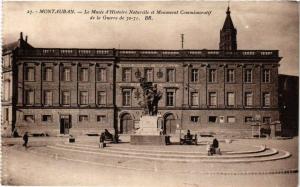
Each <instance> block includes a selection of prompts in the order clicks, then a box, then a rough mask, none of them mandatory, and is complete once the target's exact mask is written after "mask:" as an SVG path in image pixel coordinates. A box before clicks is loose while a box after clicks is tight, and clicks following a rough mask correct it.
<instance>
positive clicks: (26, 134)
mask: <svg viewBox="0 0 300 187" xmlns="http://www.w3.org/2000/svg"><path fill="white" fill-rule="evenodd" d="M23 140H24V144H23V146H24V147H26V148H27V143H28V132H25V134H24V136H23Z"/></svg>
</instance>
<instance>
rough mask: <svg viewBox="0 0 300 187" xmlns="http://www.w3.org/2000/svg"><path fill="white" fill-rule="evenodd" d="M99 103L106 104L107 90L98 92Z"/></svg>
mask: <svg viewBox="0 0 300 187" xmlns="http://www.w3.org/2000/svg"><path fill="white" fill-rule="evenodd" d="M98 105H106V92H104V91H99V92H98Z"/></svg>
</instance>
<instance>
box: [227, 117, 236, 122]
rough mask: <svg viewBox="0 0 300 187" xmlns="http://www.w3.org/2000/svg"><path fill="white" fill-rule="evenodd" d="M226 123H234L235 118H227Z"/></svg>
mask: <svg viewBox="0 0 300 187" xmlns="http://www.w3.org/2000/svg"><path fill="white" fill-rule="evenodd" d="M227 122H228V123H235V117H234V116H227Z"/></svg>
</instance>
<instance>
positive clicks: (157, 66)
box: [2, 8, 281, 136]
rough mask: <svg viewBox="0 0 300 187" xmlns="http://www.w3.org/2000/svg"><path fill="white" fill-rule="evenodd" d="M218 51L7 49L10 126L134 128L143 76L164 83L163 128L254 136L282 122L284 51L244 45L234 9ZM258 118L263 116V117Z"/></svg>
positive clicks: (74, 130) (55, 130) (23, 45)
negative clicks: (262, 126) (257, 129)
mask: <svg viewBox="0 0 300 187" xmlns="http://www.w3.org/2000/svg"><path fill="white" fill-rule="evenodd" d="M226 14H227V16H226V19H225V22H224V26H223V28H222V29H221V31H220V43H219V45H220V47H219V50H206V49H205V50H185V49H184V50H127V49H118V50H117V49H67V48H62V49H60V48H34V47H32V46H31V45H30V44H29V43H28V42H27V39H25V40H24V39H23V36H22V35H21V36H20V39H19V41H18V42H17V43H14V44H10V45H7V46H4V47H3V57H2V58H3V62H4V63H3V80H2V81H3V84H2V85H3V92H2V93H4V94H3V97H2V100H3V102H2V111H3V117H2V124H4V125H3V128H6V129H8V131H10V132H11V131H12V130H13V129H17V130H18V131H19V132H20V133H22V132H24V131H30V132H31V133H47V134H68V133H70V134H88V133H99V132H100V130H102V129H105V128H106V129H113V130H115V132H116V133H121V134H130V133H134V131H135V129H136V128H138V122H139V119H140V117H141V116H142V115H143V108H142V107H141V101H142V97H143V96H142V89H141V87H140V83H139V78H140V77H144V78H146V80H147V81H149V82H153V83H154V84H157V87H158V90H160V91H161V92H162V93H163V96H162V99H161V100H160V101H159V104H158V114H159V115H160V116H161V122H162V123H163V128H164V133H166V134H174V133H175V131H176V129H178V128H180V129H190V130H192V131H197V132H200V133H215V134H231V135H236V136H250V135H251V128H252V127H251V124H253V119H257V120H260V121H262V122H266V123H268V122H271V121H276V120H279V110H278V66H279V61H280V59H281V57H279V53H278V50H238V49H237V39H236V34H237V31H236V29H235V27H234V25H233V23H232V20H231V17H230V10H229V8H228V10H227V12H226ZM258 118H259V119H258Z"/></svg>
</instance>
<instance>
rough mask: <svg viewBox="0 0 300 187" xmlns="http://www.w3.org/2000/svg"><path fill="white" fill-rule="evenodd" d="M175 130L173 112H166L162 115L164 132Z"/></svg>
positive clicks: (167, 133)
mask: <svg viewBox="0 0 300 187" xmlns="http://www.w3.org/2000/svg"><path fill="white" fill-rule="evenodd" d="M175 132H176V121H175V117H174V115H173V114H167V115H165V117H164V134H166V135H170V134H175Z"/></svg>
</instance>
